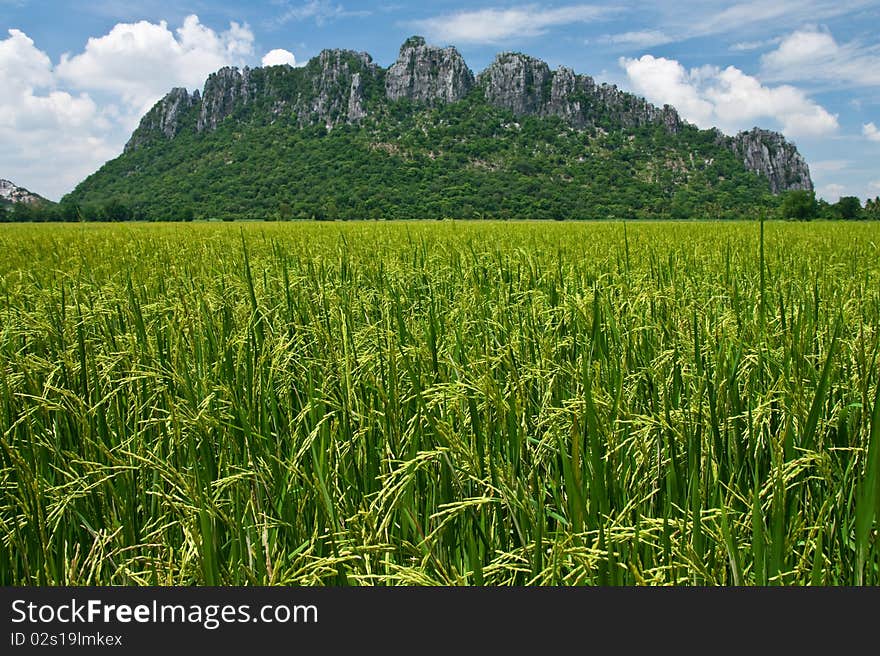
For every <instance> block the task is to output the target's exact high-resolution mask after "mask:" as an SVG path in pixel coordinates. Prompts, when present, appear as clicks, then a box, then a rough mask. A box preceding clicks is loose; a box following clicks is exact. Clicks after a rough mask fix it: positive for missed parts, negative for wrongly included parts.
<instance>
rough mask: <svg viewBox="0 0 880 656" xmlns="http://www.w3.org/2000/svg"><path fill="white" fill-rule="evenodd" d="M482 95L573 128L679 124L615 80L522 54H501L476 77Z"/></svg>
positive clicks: (675, 116) (669, 112) (674, 126)
mask: <svg viewBox="0 0 880 656" xmlns="http://www.w3.org/2000/svg"><path fill="white" fill-rule="evenodd" d="M477 84H478V85H479V86H480V87H481V88H482V89H483V92H484V93H485V95H486V100H488V101H489V102H490V103H492V104H493V105H495V106H496V107H501V108H504V109H507V110H510V111H511V112H513V113H514V114H517V115H534V116H544V117H547V116H558V117H559V118H561V119H563V120H564V121H566V122H567V123H569V124H571V125H572V126H574V127H576V128H586V127H591V126H607V125H614V126H617V127H623V128H633V127H639V126H643V125H659V126H662V127H664V128H665V129H666V130H668V131H669V132H677V131H678V130H680V129H681V125H682V122H681V118H680V117H679V115H678V112H676V111H675V109H673V108H672V107H670V106H668V105H666V106H664V107H662V108H658V107H655V106H654V105H652V104H651V103H649V102H647V101H646V100H644V99H643V98H639V97H637V96H634V95H632V94H629V93H626V92H624V91H621V90H620V89H618V88H617V87H616V86H614V85H610V84H596V81H595V80H594V79H593V78H591V77H590V76H588V75H576V74H575V72H574V71H572V70H571V69H569V68H565V67H560V68H558V69H557V70H556V71H551V70H550V67H549V66H547V64H546V63H544V62H543V61H541V60H539V59H535V58H534V57H529V56H528V55H523V54H520V53H503V54H501V55H498V57H496V58H495V61H494V62H492V64H491V65H490V66H489V68H487V69H486V70H485V71H483V72H482V73H480V75H479V76H478V77H477Z"/></svg>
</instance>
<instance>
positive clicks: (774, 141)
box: [728, 128, 813, 194]
mask: <svg viewBox="0 0 880 656" xmlns="http://www.w3.org/2000/svg"><path fill="white" fill-rule="evenodd" d="M728 147H729V148H731V150H733V152H734V153H736V155H737V156H738V157H740V158H741V159H742V162H743V165H744V166H745V167H746V169H748V170H749V171H753V172H755V173H759V174H761V175H763V176H765V177H766V178H767V179H768V180H769V181H770V190H771V191H772V192H773V193H774V194H778V193H781V192H783V191H789V190H794V189H802V190H806V191H812V189H813V181H812V179H811V178H810V168H809V167H808V166H807V163H806V161H804V158H803V157H802V156H801V154H800V153H799V152H798V150H797V148H796V147H795V146H794V144H792V143H791V142H789V141H787V140H786V139H785V137H783V136H782V135H781V134H779V133H778V132H771V131H770V130H762V129H760V128H753V129H751V130H749V131H747V132H740V133H739V134H738V135H736V136H735V137H732V138H730V139H729V143H728Z"/></svg>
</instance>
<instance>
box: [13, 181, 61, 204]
mask: <svg viewBox="0 0 880 656" xmlns="http://www.w3.org/2000/svg"><path fill="white" fill-rule="evenodd" d="M14 203H23V204H25V205H51V204H52V201H50V200H47V199H45V198H43V197H42V196H40V195H39V194H35V193H33V192H30V191H28V190H27V189H24V188H23V187H19V186H17V185H15V184H14V183H12V182H10V181H9V180H3V179H0V206H3V207H4V208H9V207H11V206H12V205H13V204H14Z"/></svg>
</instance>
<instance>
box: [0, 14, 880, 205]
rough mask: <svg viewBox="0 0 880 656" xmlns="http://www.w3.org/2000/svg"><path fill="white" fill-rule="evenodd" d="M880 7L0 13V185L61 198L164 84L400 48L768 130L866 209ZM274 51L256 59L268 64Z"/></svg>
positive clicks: (708, 121)
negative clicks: (613, 88) (548, 71)
mask: <svg viewBox="0 0 880 656" xmlns="http://www.w3.org/2000/svg"><path fill="white" fill-rule="evenodd" d="M878 25H880V2H877V1H875V2H864V1H849V0H837V1H829V0H801V1H791V0H783V1H781V2H768V1H766V0H761V1H754V0H751V1H747V2H712V1H709V2H693V1H691V0H678V1H675V2H654V3H635V2H618V3H588V2H568V3H566V2H559V3H552V4H548V3H539V2H523V3H497V2H485V3H482V2H479V1H478V2H475V3H463V2H456V1H450V0H439V1H435V2H433V3H430V4H425V3H404V2H396V1H395V0H386V1H385V2H355V1H353V0H352V1H346V0H339V1H338V2H333V1H328V0H309V1H305V2H304V1H301V0H264V1H262V2H248V3H244V2H228V1H226V2H205V1H201V0H196V1H189V2H177V1H175V0H164V1H160V0H126V1H124V2H123V1H120V0H94V1H93V2H90V3H83V2H73V1H69V0H54V1H50V0H0V84H2V88H3V89H4V93H3V94H2V96H0V178H8V179H11V180H13V181H14V182H16V183H17V184H19V185H22V186H25V187H27V188H29V189H31V190H32V191H35V192H37V193H42V194H44V195H46V196H47V197H49V198H53V199H58V198H60V197H61V196H62V195H63V194H64V193H66V192H68V191H70V190H71V189H72V188H73V187H74V186H75V185H76V184H77V183H78V182H80V181H81V180H82V179H83V178H84V177H86V176H87V175H88V174H90V173H92V172H93V171H95V170H97V168H98V167H99V166H100V165H101V164H102V163H103V162H105V161H107V160H108V159H111V158H113V157H116V156H117V155H118V154H119V153H120V152H121V151H122V147H123V146H124V144H125V142H126V140H127V138H128V136H129V134H130V132H131V130H132V129H133V128H134V127H135V126H136V125H137V122H138V120H139V118H140V116H142V115H143V113H144V112H145V111H146V110H147V109H148V108H149V107H150V106H151V105H152V104H153V103H155V101H156V100H158V99H159V98H160V97H161V96H162V95H164V93H165V92H166V91H168V90H169V89H170V88H172V87H174V86H186V87H189V88H190V89H195V88H200V87H201V86H202V82H203V81H204V78H205V77H206V76H207V75H208V73H210V72H212V71H213V70H216V69H217V68H219V67H220V66H223V65H238V66H243V65H249V66H259V65H261V62H262V61H264V59H266V57H267V56H268V59H266V61H268V62H272V63H276V62H288V63H294V64H303V63H305V62H306V61H308V59H309V58H310V57H313V56H314V55H316V54H317V53H318V52H320V51H321V50H322V49H323V48H334V47H341V48H350V49H354V50H363V51H367V52H369V53H370V54H371V55H373V58H374V59H375V60H376V61H377V62H378V63H379V64H381V65H383V66H388V65H390V64H391V63H393V61H394V59H395V58H396V56H397V51H398V48H399V46H400V44H401V43H402V42H403V41H404V39H406V38H407V37H408V36H410V35H413V34H421V35H424V36H425V37H426V38H427V39H428V40H429V42H431V43H435V44H437V45H447V44H452V45H455V46H457V47H458V49H459V50H460V51H461V52H462V54H463V55H464V57H465V59H466V60H467V62H468V65H469V66H470V67H471V69H473V70H474V72H475V73H476V72H479V71H480V70H482V69H483V68H485V67H486V66H487V65H488V64H489V63H490V62H491V61H492V59H493V58H494V56H495V55H496V54H497V53H499V52H503V51H507V50H515V51H520V52H525V53H528V54H530V55H534V56H536V57H539V58H541V59H543V60H545V61H547V62H548V63H549V64H550V65H551V66H552V67H556V66H568V67H570V68H573V69H574V70H575V71H577V72H579V73H586V74H589V75H592V76H593V77H595V78H597V79H598V80H600V81H606V82H611V83H614V84H617V85H618V86H620V87H622V88H624V89H627V90H629V91H633V92H636V93H638V94H639V95H643V96H645V97H647V98H648V99H649V100H651V101H652V102H655V103H658V104H659V103H664V102H668V103H670V104H673V105H675V106H676V107H677V108H678V109H679V111H680V112H681V113H682V115H683V116H684V117H685V118H686V119H687V120H689V121H691V122H692V123H695V124H697V125H699V126H700V127H709V126H713V125H714V126H718V127H720V128H721V129H722V130H724V131H725V132H727V133H729V134H732V133H735V132H736V131H738V130H741V129H748V128H751V127H752V126H754V125H758V126H761V127H766V128H769V129H775V130H780V131H782V132H783V133H784V134H785V135H786V136H787V137H788V138H789V139H791V140H792V141H794V142H795V143H796V144H797V145H798V147H799V149H800V150H801V152H802V153H803V155H804V156H805V157H806V159H807V162H808V163H809V165H810V169H811V172H812V175H813V180H814V182H815V184H816V187H817V192H818V194H819V195H820V196H821V197H823V198H826V199H827V200H829V201H832V202H833V201H835V200H836V199H837V198H838V197H839V196H840V195H854V196H858V197H860V198H861V199H863V200H864V199H865V198H868V197H872V198H873V197H875V196H878V195H880V166H878V164H877V162H878V161H880V33H878V30H877V26H878ZM270 53H271V54H270Z"/></svg>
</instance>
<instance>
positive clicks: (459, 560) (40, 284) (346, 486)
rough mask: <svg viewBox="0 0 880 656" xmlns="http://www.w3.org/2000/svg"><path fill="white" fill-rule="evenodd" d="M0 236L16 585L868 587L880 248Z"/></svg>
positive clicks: (3, 446)
mask: <svg viewBox="0 0 880 656" xmlns="http://www.w3.org/2000/svg"><path fill="white" fill-rule="evenodd" d="M0 228H2V229H0V253H2V254H3V257H0V540H2V546H3V548H2V549H0V584H3V585H26V584H27V585H57V584H67V585H89V584H111V585H116V584H123V585H171V584H182V585H188V584H210V585H851V584H856V585H877V584H880V546H878V539H877V535H878V526H880V433H878V431H880V428H878V426H880V396H878V395H880V377H878V367H877V362H878V352H880V257H878V252H877V246H876V244H878V243H880V227H878V226H875V225H871V224H867V223H865V224H838V223H833V222H823V223H821V224H818V223H817V224H808V225H805V224H791V223H773V222H767V223H764V222H763V221H762V222H760V224H756V223H754V222H732V223H729V222H725V223H721V222H699V223H697V222H694V223H639V222H626V224H624V225H621V224H620V223H613V222H608V223H556V222H553V223H547V222H497V223H496V222H464V223H463V222H456V221H444V222H430V221H425V222H357V223H305V222H304V223H288V224H274V223H245V224H235V225H230V224H200V223H192V224H186V225H165V224H149V225H147V224H121V225H100V224H87V225H51V226H50V225H5V226H0Z"/></svg>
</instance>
